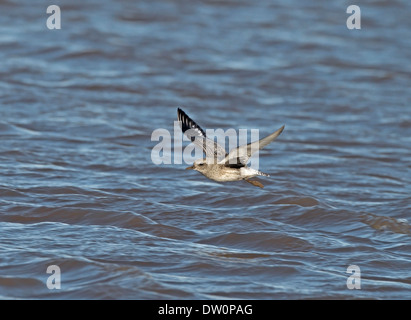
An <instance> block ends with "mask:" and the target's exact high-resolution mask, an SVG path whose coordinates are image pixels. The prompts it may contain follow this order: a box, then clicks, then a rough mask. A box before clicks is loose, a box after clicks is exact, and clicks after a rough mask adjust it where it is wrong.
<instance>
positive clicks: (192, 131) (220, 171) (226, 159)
mask: <svg viewBox="0 0 411 320" xmlns="http://www.w3.org/2000/svg"><path fill="white" fill-rule="evenodd" d="M177 115H178V120H179V123H180V127H181V129H182V131H183V133H184V134H185V135H186V136H187V137H189V138H190V139H191V141H192V142H193V143H195V144H197V145H198V146H200V147H201V148H202V149H203V151H204V153H205V154H206V158H204V159H198V160H196V161H194V164H193V165H192V166H191V167H188V168H187V169H192V170H196V171H198V172H200V173H201V174H203V175H204V176H206V177H207V178H209V179H211V180H214V181H218V182H226V181H238V180H244V181H246V182H249V183H251V184H252V185H254V186H257V187H260V188H263V187H264V186H263V184H262V183H261V182H259V181H256V180H250V179H251V178H253V177H255V176H266V177H269V175H268V174H266V173H263V172H261V171H258V170H255V169H252V168H250V167H248V166H247V162H248V160H249V159H250V157H251V156H252V154H253V153H255V152H256V151H258V150H260V149H262V148H263V147H265V146H266V145H268V144H269V143H271V142H272V141H274V140H275V138H277V137H278V136H279V135H280V134H281V132H282V131H283V130H284V126H282V127H281V128H280V129H278V130H277V131H275V132H274V133H272V134H270V135H269V136H267V137H265V138H263V139H261V140H259V141H255V142H252V143H249V144H247V145H243V146H239V147H238V148H235V149H233V150H231V151H230V152H229V153H227V152H226V151H225V150H224V148H223V147H221V146H220V145H219V144H218V143H216V142H214V141H213V140H210V139H208V138H207V137H206V134H205V132H204V130H203V129H201V127H200V126H199V125H197V124H196V123H195V122H194V121H193V120H192V119H191V118H190V117H189V116H188V115H187V114H186V113H185V112H184V111H183V110H181V109H180V108H178V109H177Z"/></svg>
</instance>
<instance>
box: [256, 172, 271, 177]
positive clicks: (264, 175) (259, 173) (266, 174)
mask: <svg viewBox="0 0 411 320" xmlns="http://www.w3.org/2000/svg"><path fill="white" fill-rule="evenodd" d="M257 175H258V176H263V177H269V176H270V175H269V174H268V173H264V172H261V171H257Z"/></svg>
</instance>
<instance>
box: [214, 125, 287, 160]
mask: <svg viewBox="0 0 411 320" xmlns="http://www.w3.org/2000/svg"><path fill="white" fill-rule="evenodd" d="M284 127H285V126H282V127H281V128H280V129H278V130H277V131H276V132H274V133H272V134H270V135H269V136H267V137H265V138H262V139H261V140H258V141H254V142H252V143H249V144H246V145H243V146H239V147H238V148H235V149H233V150H230V153H229V154H228V155H227V156H226V157H225V158H224V160H222V161H221V162H222V163H224V164H226V165H246V164H247V162H248V160H249V159H250V158H251V156H252V155H253V153H255V152H257V151H258V150H261V149H262V148H264V147H265V146H266V145H268V144H269V143H271V142H273V141H274V140H275V138H277V137H278V136H279V135H280V134H281V132H283V130H284Z"/></svg>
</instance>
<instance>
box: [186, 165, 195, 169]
mask: <svg viewBox="0 0 411 320" xmlns="http://www.w3.org/2000/svg"><path fill="white" fill-rule="evenodd" d="M186 170H194V166H191V167H188V168H186Z"/></svg>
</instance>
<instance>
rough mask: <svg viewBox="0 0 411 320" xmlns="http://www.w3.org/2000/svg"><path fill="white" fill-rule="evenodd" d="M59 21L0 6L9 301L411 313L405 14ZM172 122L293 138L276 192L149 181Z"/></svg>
mask: <svg viewBox="0 0 411 320" xmlns="http://www.w3.org/2000/svg"><path fill="white" fill-rule="evenodd" d="M54 4H57V5H60V7H61V10H62V19H63V20H62V29H61V30H58V31H57V30H54V31H50V30H48V29H47V28H46V27H45V22H46V19H47V15H46V13H45V12H46V7H45V6H44V3H43V2H42V1H31V2H30V4H25V5H22V4H21V3H20V2H18V1H12V0H7V1H4V0H3V1H0V8H1V12H2V13H6V14H2V15H0V28H1V32H0V34H1V35H0V47H1V50H0V58H1V61H2V64H1V65H2V67H1V68H0V141H1V143H0V175H1V180H0V195H1V197H0V297H1V298H95V299H98V298H135V299H154V298H200V299H204V298H212V299H214V298H245V299H273V298H334V299H337V298H348V299H350V298H406V299H409V298H410V292H411V291H410V289H411V277H410V272H409V270H410V266H411V245H410V235H411V225H410V220H409V219H410V218H409V215H410V211H411V196H410V194H411V188H410V183H411V173H410V168H411V165H410V163H411V151H410V146H411V113H410V101H411V95H410V90H409V82H410V78H411V67H410V64H409V61H410V60H411V41H410V39H411V34H410V30H411V22H410V19H409V12H410V10H411V7H410V4H409V3H408V2H405V1H390V2H386V1H366V2H364V3H363V4H360V6H361V9H362V16H363V19H362V29H361V30H354V31H349V30H348V29H347V28H346V25H345V21H346V19H347V16H348V15H347V14H346V13H345V10H346V8H347V6H348V5H350V4H351V3H348V2H347V3H345V2H341V3H335V4H331V3H329V2H325V1H318V2H315V3H304V4H302V3H301V2H295V1H291V2H290V1H278V2H275V3H274V2H272V1H258V3H251V2H249V1H235V2H233V1H191V2H190V1H166V0H163V1H156V2H155V3H153V2H152V1H138V2H137V3H135V2H133V1H125V0H124V1H105V2H104V3H103V2H101V1H87V3H85V2H84V1H70V3H68V2H67V1H55V3H54ZM178 106H185V110H186V111H187V113H188V114H189V115H191V116H192V117H193V118H194V119H196V120H198V122H199V123H200V124H201V125H202V126H203V127H204V128H207V127H209V128H223V129H228V128H235V129H238V128H247V129H251V128H259V129H260V130H261V134H262V135H263V134H268V133H270V132H272V131H273V130H274V129H276V128H278V127H279V126H281V125H282V124H285V125H286V129H285V131H284V133H283V134H282V135H281V136H280V138H279V139H278V141H277V142H275V143H274V144H273V145H272V146H270V147H269V148H267V149H266V150H264V152H262V153H261V156H260V169H261V170H262V171H265V172H268V173H270V174H271V175H272V177H271V178H264V184H265V185H266V187H265V188H264V189H262V190H260V189H258V188H254V187H253V186H251V185H248V184H246V183H243V182H238V183H231V184H217V183H214V182H212V181H209V180H206V179H205V178H203V177H202V176H200V175H199V174H195V173H194V172H189V171H185V170H184V167H185V165H163V166H155V165H154V164H153V163H152V161H151V158H150V154H151V150H152V148H153V146H154V145H155V143H154V142H152V141H151V140H150V137H151V133H152V131H153V130H154V129H157V128H166V129H169V130H172V125H173V121H175V120H176V108H177V107H178ZM49 265H58V266H59V267H60V268H61V271H62V289H61V290H59V291H50V290H48V289H47V287H46V280H47V277H48V276H49V275H48V274H46V269H47V266H49ZM349 265H358V266H359V267H360V268H361V272H362V274H361V275H362V283H361V286H362V289H361V290H348V289H347V287H346V280H347V277H348V274H347V273H346V270H347V267H348V266H349Z"/></svg>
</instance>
